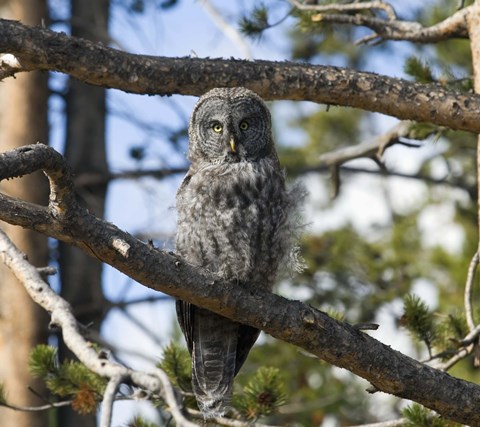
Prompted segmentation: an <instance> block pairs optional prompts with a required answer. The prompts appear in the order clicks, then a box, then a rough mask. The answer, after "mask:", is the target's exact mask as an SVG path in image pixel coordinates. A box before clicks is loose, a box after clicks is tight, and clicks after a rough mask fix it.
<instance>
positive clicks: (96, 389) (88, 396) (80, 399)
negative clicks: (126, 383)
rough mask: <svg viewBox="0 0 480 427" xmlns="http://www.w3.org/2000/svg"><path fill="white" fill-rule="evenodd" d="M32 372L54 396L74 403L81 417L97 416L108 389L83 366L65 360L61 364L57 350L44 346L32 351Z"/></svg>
mask: <svg viewBox="0 0 480 427" xmlns="http://www.w3.org/2000/svg"><path fill="white" fill-rule="evenodd" d="M29 369H30V372H31V373H32V375H34V376H35V377H38V378H41V379H42V380H43V381H44V382H45V385H46V387H47V389H48V390H49V391H50V392H51V393H52V395H53V396H55V397H57V398H61V399H71V400H72V408H73V409H74V410H75V411H77V412H79V413H80V414H89V413H93V412H95V410H96V407H97V404H98V402H100V401H101V399H102V396H103V392H104V390H105V387H106V385H107V380H106V379H105V378H102V377H100V376H99V375H97V374H95V373H94V372H92V371H90V370H89V369H88V368H87V367H86V366H85V365H84V364H82V363H80V362H77V361H74V360H65V361H63V362H62V363H59V362H58V355H57V350H56V349H55V348H54V347H51V346H48V345H44V344H41V345H38V346H36V347H35V348H34V349H33V350H32V352H31V354H30V361H29Z"/></svg>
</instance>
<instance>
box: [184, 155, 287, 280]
mask: <svg viewBox="0 0 480 427" xmlns="http://www.w3.org/2000/svg"><path fill="white" fill-rule="evenodd" d="M287 199H288V198H287V193H286V191H285V183H284V177H283V173H282V172H281V171H280V170H279V168H278V167H277V166H276V165H275V164H274V163H273V161H263V162H262V161H260V162H255V163H246V162H245V163H235V164H229V165H210V166H208V167H206V168H204V169H202V170H197V171H196V173H195V174H193V175H192V177H191V179H190V181H189V182H188V183H187V185H186V186H185V187H184V188H183V190H182V191H181V192H179V194H178V199H177V208H178V211H179V223H178V225H179V227H178V235H177V248H178V249H179V251H180V253H181V254H182V255H184V256H185V257H186V258H187V259H188V260H189V261H190V262H192V263H193V264H196V265H200V266H203V267H205V268H208V269H210V270H211V271H212V272H215V273H217V274H219V275H221V276H223V277H225V278H237V279H239V280H242V281H253V282H258V281H265V280H266V281H267V282H269V283H268V286H270V285H271V282H272V281H273V276H274V275H275V273H276V270H277V267H278V265H277V264H278V263H277V262H276V260H277V259H278V258H279V255H280V252H281V248H280V246H279V244H280V243H281V242H282V240H283V239H282V237H283V236H282V232H283V231H282V230H283V227H284V225H285V222H286V210H287V209H286V205H287V203H288V200H287Z"/></svg>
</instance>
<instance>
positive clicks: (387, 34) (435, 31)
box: [290, 0, 472, 43]
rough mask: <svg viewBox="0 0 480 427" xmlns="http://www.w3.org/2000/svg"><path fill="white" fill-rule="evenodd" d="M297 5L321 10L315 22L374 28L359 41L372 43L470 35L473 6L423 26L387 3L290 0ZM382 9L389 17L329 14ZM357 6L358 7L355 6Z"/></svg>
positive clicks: (306, 8) (421, 41)
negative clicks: (301, 0)
mask: <svg viewBox="0 0 480 427" xmlns="http://www.w3.org/2000/svg"><path fill="white" fill-rule="evenodd" d="M290 3H292V4H293V5H294V6H295V7H297V8H298V9H300V10H309V11H317V12H319V13H317V14H314V15H312V17H311V20H312V22H318V23H329V24H347V25H354V26H359V27H367V28H369V29H371V30H372V31H373V34H371V35H369V36H367V37H364V38H362V39H361V40H360V41H359V42H357V43H364V42H372V41H373V40H377V41H378V40H380V41H385V40H404V41H411V42H414V43H438V42H440V41H444V40H448V39H452V38H468V37H469V34H468V29H467V17H468V15H469V14H470V13H471V12H472V7H471V6H469V7H466V8H464V9H460V10H457V11H456V12H455V13H454V14H453V15H451V16H449V17H448V18H446V19H445V20H443V21H441V22H439V23H437V24H434V25H431V26H429V27H424V26H423V25H422V24H420V23H419V22H416V21H403V20H401V19H398V18H397V16H396V14H395V12H394V10H393V8H392V7H391V6H390V5H389V4H388V3H384V2H377V1H373V2H360V3H353V4H346V5H339V4H331V5H320V6H318V5H304V4H302V3H300V2H299V1H295V0H291V1H290ZM380 5H383V7H382V9H384V11H385V12H386V13H387V18H388V19H383V18H381V17H376V16H373V17H372V16H368V15H366V14H360V13H355V14H346V13H330V12H331V11H337V12H345V11H350V12H351V11H357V10H358V11H364V10H374V9H380V7H379V6H380ZM352 6H355V7H352Z"/></svg>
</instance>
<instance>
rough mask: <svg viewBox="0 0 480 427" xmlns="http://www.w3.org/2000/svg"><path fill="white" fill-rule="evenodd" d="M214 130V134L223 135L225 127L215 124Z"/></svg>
mask: <svg viewBox="0 0 480 427" xmlns="http://www.w3.org/2000/svg"><path fill="white" fill-rule="evenodd" d="M212 129H213V131H214V132H217V133H221V132H222V130H223V126H222V125H221V124H220V123H215V124H214V125H213V126H212Z"/></svg>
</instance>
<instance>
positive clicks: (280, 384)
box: [234, 366, 287, 420]
mask: <svg viewBox="0 0 480 427" xmlns="http://www.w3.org/2000/svg"><path fill="white" fill-rule="evenodd" d="M286 400H287V392H286V387H285V383H284V380H283V378H282V375H281V373H280V370H279V369H277V368H272V367H265V366H264V367H260V368H259V369H258V370H257V372H256V374H255V375H254V376H253V377H252V378H251V379H250V380H249V382H248V383H247V385H246V386H245V387H243V390H242V393H241V394H237V395H235V398H234V406H235V408H236V409H237V410H238V411H239V412H240V413H241V414H242V416H243V417H244V418H245V419H247V420H256V419H258V418H260V417H263V416H268V415H271V414H272V413H274V412H276V411H277V410H278V408H279V407H280V406H282V405H284V404H285V402H286Z"/></svg>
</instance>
